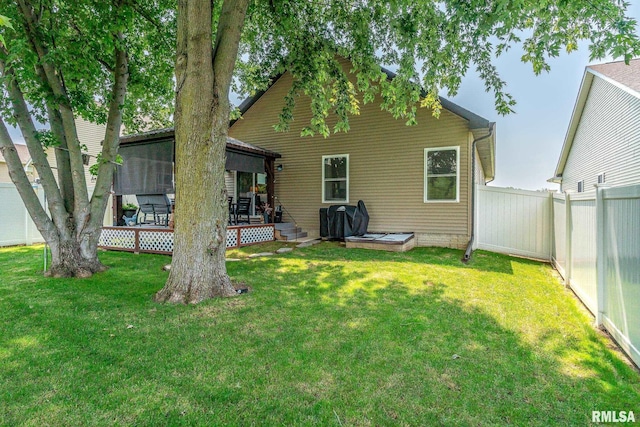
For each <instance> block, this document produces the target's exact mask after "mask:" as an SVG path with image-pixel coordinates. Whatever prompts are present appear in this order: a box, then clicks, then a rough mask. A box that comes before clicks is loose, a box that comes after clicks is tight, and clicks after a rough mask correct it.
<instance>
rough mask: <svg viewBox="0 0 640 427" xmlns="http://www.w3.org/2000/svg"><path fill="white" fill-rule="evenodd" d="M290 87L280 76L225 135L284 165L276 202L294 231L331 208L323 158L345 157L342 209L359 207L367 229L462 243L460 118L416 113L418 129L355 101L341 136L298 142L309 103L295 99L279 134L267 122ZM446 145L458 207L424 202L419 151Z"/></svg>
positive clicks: (312, 226)
mask: <svg viewBox="0 0 640 427" xmlns="http://www.w3.org/2000/svg"><path fill="white" fill-rule="evenodd" d="M290 85H291V76H290V75H289V74H288V73H287V74H285V75H284V76H282V77H281V78H280V79H279V80H278V81H277V82H276V83H275V84H274V85H273V86H272V87H271V88H270V89H269V90H268V91H267V92H266V93H265V94H264V95H263V96H262V97H261V98H260V99H259V100H258V101H257V102H256V103H255V104H254V105H253V106H252V107H251V108H250V109H249V110H248V111H247V112H246V113H245V115H244V117H243V118H242V119H240V120H238V121H237V122H236V123H234V125H233V126H232V127H231V129H230V131H229V134H230V136H232V137H234V138H237V139H240V140H242V141H246V142H248V143H251V144H255V145H258V146H260V147H264V148H267V149H269V150H273V151H276V152H278V153H280V154H281V155H282V158H281V159H278V161H277V162H276V163H278V164H282V165H283V170H282V171H281V172H276V175H275V180H276V183H275V194H276V197H277V198H278V199H277V200H276V205H277V204H282V205H283V206H284V207H285V208H286V209H287V211H288V212H290V213H291V215H292V216H293V218H294V219H295V221H296V222H297V224H298V225H299V226H301V227H302V228H304V229H305V230H308V231H310V232H311V233H317V232H318V229H319V214H318V209H319V208H321V207H327V206H329V205H330V204H329V203H324V204H323V203H322V156H323V155H337V154H349V195H350V200H349V204H351V205H354V204H356V203H357V202H358V200H363V201H364V202H365V204H366V206H367V210H368V211H369V215H370V223H369V230H372V231H385V232H399V231H413V232H416V233H426V234H433V235H448V236H454V238H447V239H448V241H453V242H454V244H453V245H454V246H460V245H461V244H460V242H462V241H463V240H466V237H467V236H468V235H469V218H470V209H469V191H468V189H469V185H468V180H469V169H470V168H469V155H470V144H469V141H470V140H471V137H470V132H469V129H468V125H467V122H466V120H464V119H462V118H460V117H458V116H456V115H454V114H452V113H450V112H449V111H446V110H444V111H442V114H441V115H440V118H439V119H435V118H433V117H432V116H431V113H430V111H428V110H426V109H419V111H418V125H417V126H411V127H409V126H406V125H405V122H404V121H403V120H395V119H393V117H392V116H391V115H390V114H389V113H388V112H386V111H381V109H380V104H379V103H378V102H374V103H370V104H367V105H362V104H361V111H360V115H359V116H355V117H351V118H350V125H351V130H350V131H349V132H348V133H337V134H332V135H331V136H330V137H329V138H323V137H322V136H315V137H300V130H301V128H302V127H303V126H304V125H305V124H307V123H308V122H309V119H310V108H309V101H308V100H307V99H306V98H304V97H300V98H298V99H297V102H298V103H297V105H296V108H295V111H294V121H293V122H292V123H291V129H290V131H289V132H286V133H279V132H276V131H275V130H273V125H274V124H276V123H277V121H278V114H279V113H280V111H281V110H282V106H283V100H284V96H285V94H286V93H287V91H288V89H289V87H290ZM448 146H460V163H461V164H460V165H459V167H460V169H461V170H460V202H457V203H450V202H447V203H424V201H423V195H424V149H425V148H430V147H448ZM285 220H287V216H286V214H285ZM445 240H446V239H445ZM465 243H466V242H465Z"/></svg>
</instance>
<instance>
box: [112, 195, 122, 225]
mask: <svg viewBox="0 0 640 427" xmlns="http://www.w3.org/2000/svg"><path fill="white" fill-rule="evenodd" d="M111 197H113V203H112V206H111V208H112V211H113V226H114V227H115V226H117V225H118V221H120V218H122V196H116V195H115V194H114V195H113V196H111Z"/></svg>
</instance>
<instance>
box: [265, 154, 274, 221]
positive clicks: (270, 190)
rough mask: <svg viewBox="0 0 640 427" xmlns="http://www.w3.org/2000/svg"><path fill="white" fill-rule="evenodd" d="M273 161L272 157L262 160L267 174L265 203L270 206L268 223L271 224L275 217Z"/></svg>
mask: <svg viewBox="0 0 640 427" xmlns="http://www.w3.org/2000/svg"><path fill="white" fill-rule="evenodd" d="M274 163H275V159H274V158H273V157H266V158H265V159H264V165H265V169H266V172H267V201H268V202H269V206H271V209H272V210H271V214H270V215H269V222H273V218H274V215H275V213H274V212H275V208H276V205H275V202H276V200H275V182H276V176H275V173H274V172H275V167H274Z"/></svg>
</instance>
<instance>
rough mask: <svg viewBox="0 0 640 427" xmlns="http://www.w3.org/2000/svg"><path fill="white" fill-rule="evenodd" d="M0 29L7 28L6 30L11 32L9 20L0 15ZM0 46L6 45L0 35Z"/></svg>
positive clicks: (11, 26)
mask: <svg viewBox="0 0 640 427" xmlns="http://www.w3.org/2000/svg"><path fill="white" fill-rule="evenodd" d="M0 27H7V28H11V29H12V30H13V25H12V24H11V19H9V18H7V17H6V16H4V15H0ZM0 44H2V45H3V46H4V45H6V44H7V43H6V42H5V41H4V37H3V36H2V34H0Z"/></svg>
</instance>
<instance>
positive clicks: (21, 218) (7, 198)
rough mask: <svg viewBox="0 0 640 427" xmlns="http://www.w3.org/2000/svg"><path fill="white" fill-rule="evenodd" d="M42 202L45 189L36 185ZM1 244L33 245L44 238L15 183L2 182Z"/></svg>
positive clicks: (0, 211)
mask: <svg viewBox="0 0 640 427" xmlns="http://www.w3.org/2000/svg"><path fill="white" fill-rule="evenodd" d="M34 191H35V192H36V193H37V194H38V198H39V199H40V203H44V191H43V190H42V188H40V187H39V186H36V187H34ZM0 203H1V204H2V209H0V246H12V245H31V244H33V243H42V242H44V239H43V238H42V236H41V235H40V232H39V231H38V229H37V228H36V226H35V224H34V223H33V221H32V220H31V217H30V216H29V213H28V212H27V208H25V207H24V203H22V199H21V198H20V194H18V190H16V186H15V185H13V184H3V183H0Z"/></svg>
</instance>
